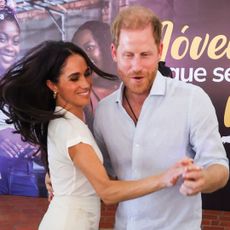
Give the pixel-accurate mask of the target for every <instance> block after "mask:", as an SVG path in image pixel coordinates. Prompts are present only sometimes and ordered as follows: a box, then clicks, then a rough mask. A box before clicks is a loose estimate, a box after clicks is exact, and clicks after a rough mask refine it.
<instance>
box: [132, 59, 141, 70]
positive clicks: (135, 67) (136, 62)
mask: <svg viewBox="0 0 230 230" xmlns="http://www.w3.org/2000/svg"><path fill="white" fill-rule="evenodd" d="M132 70H133V71H134V72H140V71H141V70H142V61H141V58H140V57H138V56H136V57H134V58H133V60H132Z"/></svg>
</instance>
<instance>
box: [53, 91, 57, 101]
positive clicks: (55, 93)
mask: <svg viewBox="0 0 230 230" xmlns="http://www.w3.org/2000/svg"><path fill="white" fill-rule="evenodd" d="M53 98H54V99H56V98H57V92H55V91H54V93H53Z"/></svg>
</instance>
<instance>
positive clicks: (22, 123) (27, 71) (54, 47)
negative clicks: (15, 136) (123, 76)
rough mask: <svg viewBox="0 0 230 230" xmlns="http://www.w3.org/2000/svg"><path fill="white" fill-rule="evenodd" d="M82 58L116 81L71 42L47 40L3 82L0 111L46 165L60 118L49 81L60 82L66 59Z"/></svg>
mask: <svg viewBox="0 0 230 230" xmlns="http://www.w3.org/2000/svg"><path fill="white" fill-rule="evenodd" d="M73 54H78V55H80V56H82V57H83V58H84V59H85V61H86V63H87V65H88V66H89V67H90V68H91V69H92V71H94V72H96V73H97V74H98V75H100V76H103V77H105V78H108V79H110V78H112V79H113V78H114V76H113V75H112V74H108V73H105V72H103V71H101V70H100V69H98V68H97V67H96V66H95V65H94V64H93V63H92V62H91V61H90V59H89V57H88V56H87V55H86V53H85V52H84V51H83V50H82V49H81V48H79V47H78V46H76V45H74V44H73V43H71V42H63V41H45V42H43V43H41V44H40V45H38V46H36V47H34V48H32V49H31V50H29V51H28V52H27V53H26V55H25V56H24V57H23V58H22V59H21V60H19V61H18V62H16V63H15V64H14V65H13V66H12V67H11V68H10V69H9V70H8V71H7V73H6V74H5V75H4V77H3V78H2V80H1V81H0V109H1V110H2V111H3V112H4V113H5V114H6V115H7V116H8V119H7V120H6V122H7V123H8V124H14V126H15V129H16V132H17V133H20V134H21V135H22V138H23V140H24V141H27V142H30V143H32V144H35V145H37V146H38V147H39V150H41V154H42V158H43V159H44V160H45V164H46V166H47V169H48V163H47V132H48V123H49V121H50V120H52V119H55V118H57V117H60V115H57V114H55V113H54V109H55V99H54V98H53V92H52V91H51V90H50V89H49V88H48V87H47V85H46V81H47V80H50V81H52V82H54V83H57V82H58V80H59V76H60V74H61V71H62V68H63V67H64V64H65V62H66V60H67V58H68V57H69V56H71V55H73Z"/></svg>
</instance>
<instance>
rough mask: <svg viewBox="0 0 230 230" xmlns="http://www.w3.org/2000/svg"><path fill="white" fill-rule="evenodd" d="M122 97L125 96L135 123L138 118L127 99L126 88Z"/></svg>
mask: <svg viewBox="0 0 230 230" xmlns="http://www.w3.org/2000/svg"><path fill="white" fill-rule="evenodd" d="M124 98H125V100H126V102H127V105H128V107H129V110H130V111H131V113H132V115H133V118H134V123H135V125H136V124H137V122H138V118H137V116H136V114H135V113H134V111H133V108H132V106H131V104H130V103H129V100H128V98H127V96H126V90H124Z"/></svg>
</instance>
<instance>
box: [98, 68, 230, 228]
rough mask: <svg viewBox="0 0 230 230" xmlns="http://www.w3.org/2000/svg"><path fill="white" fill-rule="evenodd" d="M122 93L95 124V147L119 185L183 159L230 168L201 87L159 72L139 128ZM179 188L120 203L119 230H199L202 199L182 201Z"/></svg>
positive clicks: (101, 108)
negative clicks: (125, 107) (127, 110)
mask: <svg viewBox="0 0 230 230" xmlns="http://www.w3.org/2000/svg"><path fill="white" fill-rule="evenodd" d="M123 90H124V86H123V85H121V87H120V88H119V89H118V90H117V91H116V92H114V93H113V94H111V95H110V96H108V97H106V98H105V99H103V100H102V101H101V102H100V103H99V105H98V108H97V110H96V114H95V121H94V134H95V137H96V140H97V143H98V145H99V147H100V148H101V150H102V152H103V154H104V159H105V162H107V163H108V162H110V163H111V164H112V168H113V172H114V173H115V175H116V176H117V177H118V179H121V180H135V179H140V178H143V177H146V176H150V175H156V174H159V173H161V172H163V171H165V170H166V169H168V168H169V167H171V166H172V165H173V164H174V163H176V162H177V161H179V160H181V159H182V158H184V157H185V156H188V157H191V158H193V159H194V160H195V163H196V164H198V165H200V166H203V167H207V166H209V165H211V164H215V163H217V164H222V165H224V166H226V167H228V159H227V157H226V152H225V150H224V147H223V145H222V142H221V138H220V134H219V132H218V122H217V118H216V114H215V109H214V107H213V105H212V103H211V101H210V99H209V97H208V96H207V94H206V93H205V92H204V91H203V90H202V89H201V88H200V87H198V86H195V85H191V84H188V83H184V82H181V81H178V80H175V79H171V78H165V77H163V76H162V75H161V74H160V73H159V72H158V73H157V76H156V79H155V80H154V84H153V85H152V88H151V91H150V94H149V96H148V97H147V98H146V100H145V102H144V104H143V106H142V109H141V113H140V116H139V119H138V123H137V125H136V126H135V124H134V122H133V120H132V119H131V118H130V116H129V115H128V114H127V112H126V110H125V109H124V107H123V106H122V97H123V96H122V95H123ZM108 159H109V160H110V161H108ZM180 185H181V181H180V182H179V183H178V184H177V185H176V186H174V187H171V188H167V189H163V190H160V191H157V192H154V193H152V194H150V195H146V196H143V197H140V198H137V199H133V200H129V201H124V202H121V203H120V204H119V206H118V209H117V212H116V224H115V225H116V226H115V227H116V229H118V230H123V229H127V230H128V229H130V230H152V229H154V230H155V229H160V230H172V229H173V230H174V229H176V230H186V229H188V230H191V229H192V230H197V229H200V225H201V216H202V207H201V195H200V194H198V195H196V196H192V197H186V196H183V195H182V194H181V193H180V192H179V188H180Z"/></svg>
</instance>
